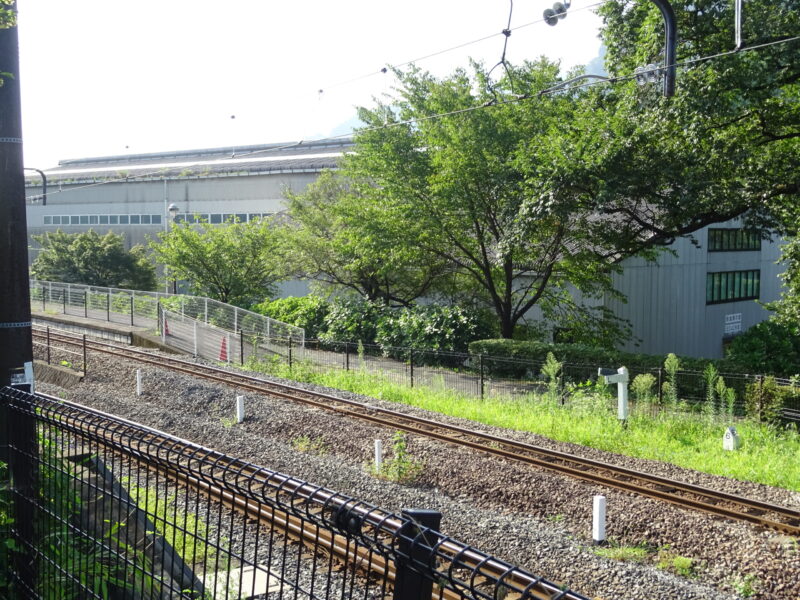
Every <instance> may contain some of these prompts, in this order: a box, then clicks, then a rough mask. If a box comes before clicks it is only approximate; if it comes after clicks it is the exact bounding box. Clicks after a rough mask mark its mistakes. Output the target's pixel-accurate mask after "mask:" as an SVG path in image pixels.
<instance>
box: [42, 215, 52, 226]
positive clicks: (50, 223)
mask: <svg viewBox="0 0 800 600" xmlns="http://www.w3.org/2000/svg"><path fill="white" fill-rule="evenodd" d="M44 224H45V225H52V224H53V217H52V216H50V217H47V216H46V217H45V218H44Z"/></svg>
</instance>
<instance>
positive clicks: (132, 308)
mask: <svg viewBox="0 0 800 600" xmlns="http://www.w3.org/2000/svg"><path fill="white" fill-rule="evenodd" d="M131 327H133V294H131Z"/></svg>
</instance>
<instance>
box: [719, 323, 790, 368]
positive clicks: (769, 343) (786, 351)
mask: <svg viewBox="0 0 800 600" xmlns="http://www.w3.org/2000/svg"><path fill="white" fill-rule="evenodd" d="M726 357H727V359H728V361H729V362H730V363H732V364H733V365H735V369H736V370H737V371H743V372H745V373H770V374H772V375H777V376H779V377H791V376H792V375H795V374H797V373H798V372H800V336H797V335H795V334H794V333H793V331H792V330H791V328H790V327H787V326H786V325H782V324H780V323H776V322H775V321H762V322H761V323H759V324H757V325H754V326H753V327H751V328H750V329H748V330H747V331H745V332H744V333H743V334H742V335H739V336H736V337H735V338H734V339H733V341H732V342H731V344H730V346H728V349H727V353H726Z"/></svg>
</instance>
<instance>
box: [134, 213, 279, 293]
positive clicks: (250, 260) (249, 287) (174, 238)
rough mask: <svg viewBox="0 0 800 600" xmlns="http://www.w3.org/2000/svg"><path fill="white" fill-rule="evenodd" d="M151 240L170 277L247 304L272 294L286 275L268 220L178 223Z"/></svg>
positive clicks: (191, 287)
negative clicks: (215, 223) (276, 283)
mask: <svg viewBox="0 0 800 600" xmlns="http://www.w3.org/2000/svg"><path fill="white" fill-rule="evenodd" d="M158 237H159V240H158V241H156V242H151V243H150V247H151V248H152V250H153V252H154V254H155V256H156V257H157V260H158V261H159V262H160V263H162V264H163V265H164V266H165V268H166V271H167V273H168V275H169V277H175V278H178V279H183V280H186V281H188V282H189V287H190V289H191V290H192V292H193V293H195V294H201V295H206V296H208V297H210V298H215V299H217V300H219V301H221V302H227V303H229V304H236V305H239V306H249V305H250V304H251V303H252V302H254V301H256V300H260V299H263V298H264V296H265V295H271V294H273V293H274V288H273V284H274V283H275V282H277V281H279V280H281V279H283V278H284V271H283V269H282V263H283V258H282V255H279V248H278V244H277V239H278V237H277V235H276V233H275V228H274V227H273V225H272V222H271V221H270V220H261V221H251V222H248V223H229V224H226V225H221V226H220V225H211V224H209V223H200V224H190V223H181V224H176V225H174V226H173V227H172V228H171V229H170V231H168V232H162V233H159V234H158Z"/></svg>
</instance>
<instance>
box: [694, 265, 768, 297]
mask: <svg viewBox="0 0 800 600" xmlns="http://www.w3.org/2000/svg"><path fill="white" fill-rule="evenodd" d="M760 291H761V272H760V271H758V270H753V271H724V272H722V273H708V274H707V275H706V304H719V303H722V302H735V301H737V300H757V299H758V296H759V293H760Z"/></svg>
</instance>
